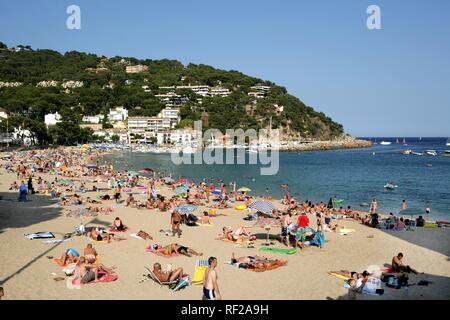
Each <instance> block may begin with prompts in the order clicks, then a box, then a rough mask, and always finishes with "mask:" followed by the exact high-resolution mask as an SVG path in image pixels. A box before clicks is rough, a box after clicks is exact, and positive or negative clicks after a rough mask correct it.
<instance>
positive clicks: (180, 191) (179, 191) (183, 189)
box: [175, 186, 188, 196]
mask: <svg viewBox="0 0 450 320" xmlns="http://www.w3.org/2000/svg"><path fill="white" fill-rule="evenodd" d="M187 191H188V188H186V186H179V187H176V188H175V195H176V196H179V195H182V194H184V193H187Z"/></svg>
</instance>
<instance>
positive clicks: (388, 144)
mask: <svg viewBox="0 0 450 320" xmlns="http://www.w3.org/2000/svg"><path fill="white" fill-rule="evenodd" d="M380 144H381V145H382V146H390V145H391V144H392V142H390V141H381V142H380Z"/></svg>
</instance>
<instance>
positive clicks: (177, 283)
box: [145, 267, 189, 292]
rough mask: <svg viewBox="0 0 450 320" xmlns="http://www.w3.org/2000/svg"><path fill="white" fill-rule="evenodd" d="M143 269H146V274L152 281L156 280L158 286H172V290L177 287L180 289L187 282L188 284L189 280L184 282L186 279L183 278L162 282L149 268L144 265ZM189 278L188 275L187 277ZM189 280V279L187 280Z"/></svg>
mask: <svg viewBox="0 0 450 320" xmlns="http://www.w3.org/2000/svg"><path fill="white" fill-rule="evenodd" d="M145 269H146V270H147V272H148V274H147V276H148V277H149V278H150V279H152V280H153V281H154V282H156V283H157V284H159V285H160V287H161V288H162V287H164V286H169V287H170V286H174V288H173V289H172V292H175V291H178V290H179V289H181V288H182V287H184V286H186V285H187V284H189V282H187V284H186V280H183V279H178V280H174V281H165V282H162V281H161V280H159V278H158V277H157V276H156V275H155V274H154V273H153V271H152V270H150V269H149V268H147V267H145ZM188 278H189V277H188ZM188 281H189V280H188ZM179 282H182V283H181V286H180V284H179Z"/></svg>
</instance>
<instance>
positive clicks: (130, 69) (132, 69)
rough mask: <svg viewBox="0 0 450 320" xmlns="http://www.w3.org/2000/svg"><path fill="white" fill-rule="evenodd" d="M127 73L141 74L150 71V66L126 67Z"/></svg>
mask: <svg viewBox="0 0 450 320" xmlns="http://www.w3.org/2000/svg"><path fill="white" fill-rule="evenodd" d="M125 71H126V73H141V72H145V71H148V66H146V65H142V64H138V65H135V66H126V68H125Z"/></svg>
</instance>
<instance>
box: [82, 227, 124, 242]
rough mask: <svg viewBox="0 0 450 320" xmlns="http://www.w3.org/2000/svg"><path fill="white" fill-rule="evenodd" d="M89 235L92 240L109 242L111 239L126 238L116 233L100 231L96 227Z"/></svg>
mask: <svg viewBox="0 0 450 320" xmlns="http://www.w3.org/2000/svg"><path fill="white" fill-rule="evenodd" d="M89 236H90V237H91V239H92V240H95V241H107V242H108V243H109V242H111V239H113V240H116V241H120V240H124V239H123V238H120V237H118V236H116V235H115V234H114V233H107V232H99V231H97V230H95V229H93V230H92V231H91V232H90V234H89Z"/></svg>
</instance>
